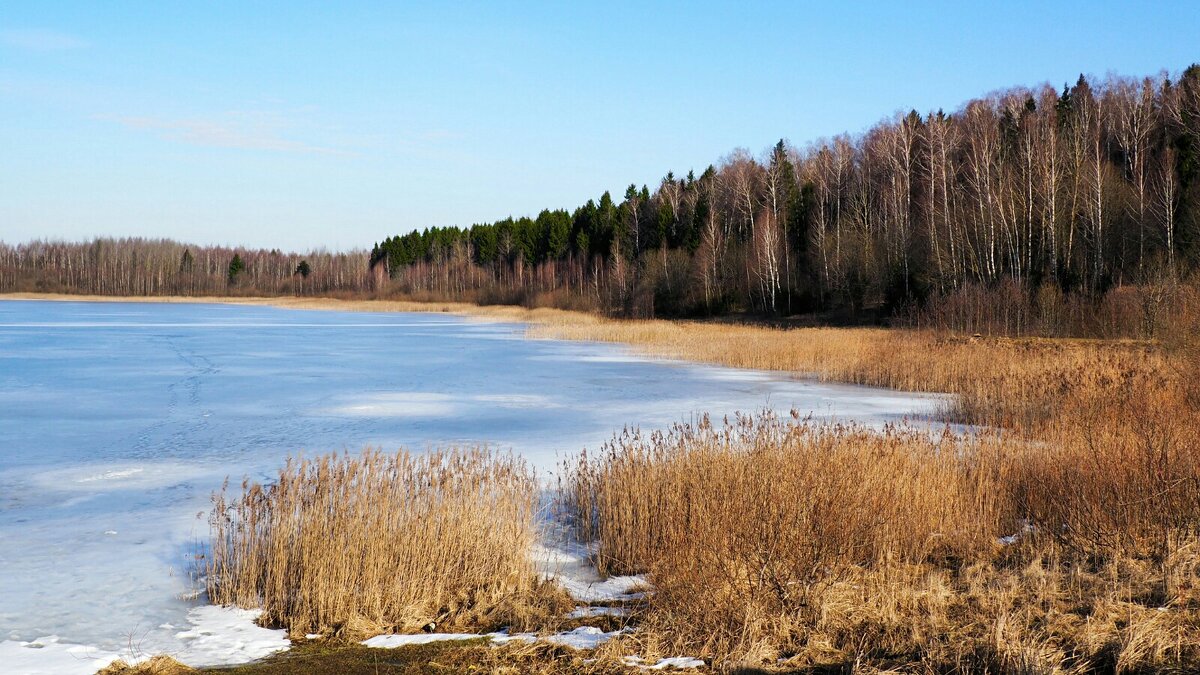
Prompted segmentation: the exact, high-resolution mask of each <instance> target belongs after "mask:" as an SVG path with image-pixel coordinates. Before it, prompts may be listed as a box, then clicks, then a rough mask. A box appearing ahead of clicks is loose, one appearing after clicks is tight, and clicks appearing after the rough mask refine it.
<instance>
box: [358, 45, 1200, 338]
mask: <svg viewBox="0 0 1200 675" xmlns="http://www.w3.org/2000/svg"><path fill="white" fill-rule="evenodd" d="M1198 262H1200V66H1196V65H1193V66H1191V67H1189V68H1188V69H1186V70H1185V71H1184V72H1183V73H1182V74H1180V75H1179V76H1177V77H1169V76H1168V75H1167V74H1165V73H1164V74H1160V75H1158V76H1155V77H1147V78H1143V79H1140V80H1139V79H1130V78H1123V77H1116V76H1109V77H1107V78H1105V79H1103V80H1096V81H1092V80H1089V79H1088V78H1086V77H1084V76H1080V77H1079V79H1078V80H1077V81H1076V82H1075V83H1074V84H1069V85H1065V86H1064V87H1063V88H1062V89H1061V90H1058V89H1055V88H1053V87H1051V86H1049V85H1045V86H1041V87H1037V88H1033V89H1028V88H1015V89H1010V90H1006V91H1000V92H996V93H993V94H990V95H988V96H986V97H984V98H980V99H975V100H972V101H970V102H968V103H967V104H966V105H964V106H963V107H962V108H961V109H959V110H958V111H956V112H954V113H950V114H947V113H945V112H943V111H937V112H932V113H928V114H925V115H922V114H919V113H918V112H917V111H912V112H909V113H907V114H899V115H897V116H895V117H894V118H892V119H888V120H885V121H883V122H880V123H879V124H877V125H875V126H874V127H872V128H871V129H869V130H867V131H866V132H865V133H863V134H861V135H859V136H854V137H852V136H849V135H842V136H838V137H836V138H833V139H828V140H824V141H820V142H817V143H814V144H812V145H810V146H808V147H806V148H803V149H800V148H795V147H792V146H790V145H789V144H787V143H786V142H784V141H780V142H779V143H778V144H776V145H775V146H774V147H772V148H769V149H768V150H767V151H766V152H764V153H762V155H761V156H757V157H756V156H754V155H752V154H751V153H749V152H747V151H745V150H737V151H734V152H733V153H731V154H730V155H728V156H727V157H725V158H724V159H723V160H722V161H721V162H720V163H718V164H717V165H715V166H710V167H708V168H707V169H706V170H705V171H704V172H703V173H702V174H701V175H699V176H696V175H694V173H691V172H689V173H688V174H687V176H684V177H679V176H676V175H674V174H672V173H668V174H667V175H666V176H665V177H664V178H663V179H662V180H661V181H660V182H659V184H658V185H657V186H655V187H654V189H653V190H650V189H649V188H648V187H647V186H642V187H641V188H638V187H637V186H636V185H630V186H629V187H628V188H627V189H626V191H625V193H624V195H623V198H621V199H620V201H617V200H615V199H614V198H613V197H612V195H611V194H610V193H607V192H606V193H604V194H603V195H601V197H600V198H599V200H589V201H588V202H587V203H586V204H584V205H583V206H580V207H578V208H576V209H575V210H574V211H571V212H568V211H565V210H545V211H542V212H541V213H539V214H538V215H537V217H536V218H515V219H514V218H506V219H504V220H501V221H497V222H494V223H488V224H479V225H474V226H472V227H470V228H458V227H434V228H429V229H426V230H424V231H421V232H412V233H409V234H405V235H401V236H395V237H389V238H387V239H385V240H383V241H382V242H380V243H378V244H377V245H376V246H375V247H374V248H373V250H372V251H371V256H370V265H371V266H372V268H377V267H379V266H382V267H384V268H385V269H386V270H387V273H388V276H389V277H390V278H392V279H393V280H394V282H395V284H396V287H397V288H398V289H399V290H400V291H402V292H406V293H414V294H421V293H426V294H437V295H445V296H453V297H463V298H466V299H479V298H481V297H483V298H485V299H487V298H494V299H497V300H509V301H513V300H516V301H524V302H543V303H550V304H576V305H578V304H583V305H588V306H592V307H595V308H597V309H602V310H606V311H611V312H617V313H624V314H630V315H639V316H646V315H656V314H657V315H680V314H710V313H720V312H725V311H729V310H745V311H755V312H762V313H767V314H780V313H783V314H788V313H796V312H807V311H839V310H840V311H845V312H851V313H853V312H858V311H861V310H864V309H869V308H876V309H877V310H882V311H883V312H884V313H885V314H886V313H896V312H901V311H907V312H911V311H912V310H913V308H917V309H920V308H922V307H926V306H928V304H929V303H931V302H943V301H945V299H947V298H950V297H952V296H955V295H956V294H957V295H958V296H959V297H958V300H959V302H962V301H963V300H964V298H981V300H979V301H980V302H983V303H985V304H986V303H990V302H992V301H993V300H994V299H995V298H994V297H991V296H989V295H988V294H987V292H986V291H988V290H989V289H990V290H997V289H1001V288H1002V287H1003V289H1004V290H1003V292H1000V293H999V297H1004V298H1011V297H1023V298H1024V299H1025V300H1026V301H1027V302H1035V301H1036V300H1037V298H1038V297H1041V298H1042V300H1043V301H1045V299H1046V297H1048V296H1050V295H1052V294H1053V293H1058V294H1065V295H1067V296H1079V297H1085V298H1092V299H1096V298H1101V297H1103V296H1104V295H1105V294H1106V293H1107V292H1108V291H1110V290H1111V289H1114V288H1116V287H1122V286H1126V285H1130V284H1144V283H1149V282H1154V283H1159V282H1162V281H1164V280H1167V279H1178V278H1181V277H1184V276H1186V275H1188V274H1190V273H1192V272H1193V271H1194V270H1195V269H1196V268H1197V265H1198ZM1014 287H1015V288H1016V289H1017V290H1016V291H1015V292H1014V291H1013V288H1014ZM980 289H983V290H984V291H985V292H984V293H983V294H982V295H981V294H980ZM997 292H999V291H997ZM1039 294H1040V296H1039ZM935 298H936V299H937V300H936V301H935V300H932V299H935ZM1081 311H1082V310H1081Z"/></svg>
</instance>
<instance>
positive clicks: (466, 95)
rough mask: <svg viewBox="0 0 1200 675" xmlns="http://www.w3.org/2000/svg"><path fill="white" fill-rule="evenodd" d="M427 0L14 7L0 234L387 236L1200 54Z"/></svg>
mask: <svg viewBox="0 0 1200 675" xmlns="http://www.w3.org/2000/svg"><path fill="white" fill-rule="evenodd" d="M425 4H427V3H422V4H420V5H418V4H412V5H407V4H402V3H398V2H380V3H350V2H347V3H308V2H279V3H249V2H229V3H216V2H191V3H183V2H153V3H151V2H147V3H133V2H121V3H109V2H79V3H65V2H64V3H59V2H25V3H16V2H6V3H4V4H3V6H0V240H2V241H6V242H9V243H16V242H20V241H24V240H28V239H31V238H52V239H62V238H66V239H78V238H85V237H91V236H94V235H137V236H167V237H173V238H177V239H182V240H187V241H193V242H198V243H218V244H245V245H250V246H266V247H280V248H288V249H302V248H309V247H317V246H326V247H328V248H332V249H344V248H352V247H357V246H370V244H371V243H372V242H374V241H377V240H379V239H382V238H383V237H385V236H387V235H389V234H393V233H398V232H405V231H408V230H411V229H414V228H420V227H424V226H427V225H452V224H462V225H465V224H470V223H472V222H479V221H491V220H494V219H497V218H502V217H504V216H506V215H510V214H511V215H523V214H530V215H532V214H536V212H537V211H538V210H540V209H541V208H543V207H565V208H573V207H575V206H577V205H579V204H581V203H583V202H584V201H586V200H587V199H588V198H590V197H595V196H598V195H599V194H600V193H601V192H603V191H604V190H606V189H608V190H612V191H614V192H617V191H623V189H624V186H626V185H628V184H629V183H631V182H636V183H638V184H639V185H640V184H642V183H647V184H650V185H653V184H655V183H656V182H657V181H658V179H659V178H660V177H661V176H662V175H663V174H665V173H666V172H667V171H668V170H674V171H675V172H676V173H677V174H685V173H686V172H687V171H688V169H693V168H694V169H696V170H697V171H699V170H702V169H703V168H704V167H705V166H707V165H708V164H709V163H713V162H716V161H717V160H718V159H719V158H720V157H721V156H723V155H724V154H726V153H728V152H729V151H730V150H732V149H734V148H736V147H746V148H749V149H750V150H752V151H754V152H756V153H757V152H760V151H761V150H762V149H763V148H765V147H767V146H768V145H770V144H772V143H774V142H775V141H776V140H778V139H779V138H780V137H784V138H788V139H790V140H791V141H792V142H794V143H796V144H797V145H805V144H807V143H808V142H810V141H812V140H815V139H817V138H820V137H823V136H829V135H832V134H836V133H839V132H842V131H850V132H859V131H862V130H863V129H865V128H866V127H868V126H870V125H871V124H873V123H874V122H876V121H878V120H879V119H881V118H883V117H887V116H890V115H891V114H892V113H893V112H895V111H897V110H908V109H910V108H916V109H917V110H920V111H927V110H935V109H937V108H945V109H947V110H951V109H955V108H957V107H958V106H959V105H960V104H961V103H963V102H964V101H966V100H967V99H969V98H972V97H975V96H978V95H981V94H984V93H986V92H988V91H990V90H994V89H998V88H1003V87H1008V86H1012V85H1018V84H1020V85H1034V84H1038V83H1041V82H1044V81H1050V82H1052V83H1054V84H1055V86H1061V85H1062V83H1063V82H1064V81H1068V80H1069V81H1072V82H1073V81H1074V80H1075V78H1076V77H1077V76H1078V75H1079V73H1080V72H1084V73H1089V74H1097V75H1103V74H1104V73H1106V72H1109V71H1114V72H1117V73H1121V74H1125V75H1139V76H1140V75H1149V74H1153V73H1155V72H1157V71H1159V70H1160V69H1163V68H1166V69H1168V70H1170V71H1172V72H1175V71H1179V70H1181V69H1182V68H1184V67H1185V66H1187V65H1188V64H1190V63H1191V62H1193V61H1200V48H1198V47H1200V4H1197V3H1196V2H1195V1H1193V2H1174V3H1167V2H1161V3H1132V2H1075V3H1054V4H1053V6H1049V3H994V4H993V3H972V2H961V1H960V2H954V3H921V4H917V3H901V2H880V3H862V4H857V5H852V4H850V3H819V4H818V3H813V4H807V3H799V2H795V3H791V2H789V3H716V2H699V1H698V2H690V3H628V4H618V3H611V2H610V3H597V4H587V3H582V2H571V3H545V4H543V3H533V4H521V5H519V6H518V5H516V4H513V5H512V6H504V5H505V3H479V4H463V5H459V6H456V7H453V8H450V7H445V8H439V9H431V8H428V7H426V6H424V5H425ZM428 4H432V3H428ZM1043 4H1046V5H1047V6H1043ZM20 5H23V6H20ZM251 5H253V6H251Z"/></svg>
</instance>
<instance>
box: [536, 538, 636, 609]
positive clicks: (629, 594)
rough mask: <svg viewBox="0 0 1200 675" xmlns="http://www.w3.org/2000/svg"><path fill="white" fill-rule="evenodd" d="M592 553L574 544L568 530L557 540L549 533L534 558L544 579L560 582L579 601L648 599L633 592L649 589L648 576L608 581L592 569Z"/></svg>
mask: <svg viewBox="0 0 1200 675" xmlns="http://www.w3.org/2000/svg"><path fill="white" fill-rule="evenodd" d="M589 553H590V552H589V550H588V548H587V547H586V546H584V545H583V544H580V543H578V542H575V541H572V540H571V539H570V538H569V533H568V532H566V531H564V532H561V533H558V536H557V537H555V536H554V533H552V532H546V536H545V539H544V542H543V543H539V544H536V545H535V546H534V548H533V551H532V552H531V553H530V557H531V558H532V559H533V561H534V563H535V564H536V565H537V566H538V569H539V571H540V572H541V574H542V575H543V576H544V577H546V578H548V579H554V580H555V581H557V582H558V583H559V585H560V586H562V587H563V589H564V590H566V591H567V593H570V595H571V597H572V598H574V599H575V600H577V601H578V602H581V603H587V604H591V603H597V602H621V601H626V600H641V599H643V598H645V597H646V594H645V593H644V592H642V591H634V590H633V589H635V588H649V586H650V583H649V581H647V579H646V577H645V576H644V575H641V574H637V575H630V576H620V577H609V578H607V579H604V578H602V577H601V576H600V574H599V573H598V572H596V568H595V567H593V566H592V564H591V560H590V557H589Z"/></svg>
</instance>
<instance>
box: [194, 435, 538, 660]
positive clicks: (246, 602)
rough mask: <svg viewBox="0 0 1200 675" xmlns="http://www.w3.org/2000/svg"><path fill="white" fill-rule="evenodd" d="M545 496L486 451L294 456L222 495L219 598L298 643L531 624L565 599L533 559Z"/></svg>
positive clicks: (512, 463)
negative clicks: (260, 480) (270, 474)
mask: <svg viewBox="0 0 1200 675" xmlns="http://www.w3.org/2000/svg"><path fill="white" fill-rule="evenodd" d="M537 491H538V486H537V483H536V481H535V479H534V476H533V473H532V471H531V470H530V469H529V468H528V467H527V466H526V465H525V463H524V462H523V461H522V460H520V459H518V458H515V457H513V456H512V455H511V454H499V453H494V452H491V451H488V450H486V449H471V450H444V451H435V452H431V453H429V454H420V455H417V454H410V453H408V452H399V453H395V454H386V453H383V452H380V451H374V450H368V451H365V452H363V453H362V454H361V455H355V456H351V455H342V456H337V455H328V456H324V457H320V458H317V459H290V460H289V461H288V463H287V465H286V466H285V467H284V468H283V469H282V470H281V471H280V472H279V477H278V480H277V481H276V482H274V483H272V484H269V485H265V486H264V485H259V484H257V483H249V482H247V483H243V485H242V490H241V493H240V494H235V495H227V494H226V490H222V492H221V493H219V494H217V495H215V496H214V502H215V504H214V510H213V515H212V521H211V525H212V550H211V554H210V555H209V557H208V570H207V571H208V593H209V598H210V599H211V600H212V601H213V602H215V603H220V604H234V605H239V606H244V607H262V608H263V612H264V613H263V621H264V622H265V623H267V624H269V625H277V626H283V627H286V628H288V629H289V631H290V632H291V633H293V634H304V633H312V632H317V633H325V634H334V635H342V636H357V635H363V634H366V633H372V634H373V633H379V632H387V631H399V632H412V631H415V630H419V629H420V628H421V627H422V626H424V625H426V624H427V623H428V622H430V621H433V622H436V623H437V624H438V625H439V626H442V625H444V626H452V627H459V628H489V629H491V628H496V627H499V626H500V625H509V624H512V625H516V626H524V625H526V624H528V623H530V622H531V621H532V620H535V619H536V618H538V617H539V616H541V615H546V614H548V613H549V612H550V611H551V609H553V604H554V602H555V599H556V597H557V596H556V595H555V594H554V592H553V591H552V589H550V588H549V587H548V586H546V585H545V584H543V583H542V582H540V581H538V580H537V576H536V571H535V570H534V568H533V566H532V563H531V562H530V560H529V550H530V547H531V545H532V544H533V541H534V538H535V536H536V532H535V529H534V509H535V504H536V498H537Z"/></svg>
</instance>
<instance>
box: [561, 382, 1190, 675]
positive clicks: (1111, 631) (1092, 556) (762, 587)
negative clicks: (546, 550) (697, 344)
mask: <svg viewBox="0 0 1200 675" xmlns="http://www.w3.org/2000/svg"><path fill="white" fill-rule="evenodd" d="M1139 391H1143V392H1145V393H1144V394H1143V396H1144V398H1145V399H1147V400H1142V401H1139V402H1132V401H1122V400H1109V399H1104V400H1105V401H1108V403H1107V404H1106V405H1110V406H1112V407H1110V408H1107V409H1106V410H1104V411H1101V410H1100V409H1095V410H1092V409H1091V408H1089V410H1092V412H1093V413H1094V414H1095V415H1096V417H1095V418H1094V419H1093V420H1092V426H1090V427H1086V428H1077V427H1074V426H1072V425H1070V424H1067V423H1065V422H1063V423H1062V424H1061V426H1058V427H1052V426H1047V427H1043V433H1044V434H1045V435H1044V436H1043V437H1041V438H1039V439H1028V438H1026V437H1023V436H1019V435H1016V434H1013V433H1008V432H998V431H997V432H982V433H978V434H972V435H966V436H956V435H952V434H948V433H942V434H932V435H931V434H930V433H928V431H927V430H914V429H907V428H888V429H886V430H884V431H883V432H876V431H871V430H865V429H860V428H854V427H828V426H824V427H823V426H812V425H810V424H808V423H805V422H804V421H803V420H802V419H793V420H781V419H778V418H775V417H772V416H770V415H764V416H760V417H757V418H740V419H738V420H735V421H734V422H732V423H727V424H725V425H717V426H714V425H710V424H708V423H706V422H705V423H701V424H698V425H692V426H688V425H683V426H678V427H676V428H675V429H673V430H672V431H670V432H669V433H663V434H651V435H648V436H641V435H638V434H636V433H633V432H626V433H624V434H622V435H619V436H617V437H616V438H615V439H614V440H613V441H612V442H611V443H610V444H609V445H607V446H606V447H605V448H604V449H603V450H602V451H601V452H600V453H598V454H594V455H587V456H583V457H580V458H579V459H577V460H574V461H569V462H568V464H567V467H566V469H567V470H566V472H565V476H564V479H563V482H562V484H561V486H560V489H561V490H562V492H563V494H564V499H565V500H566V501H567V502H568V503H569V504H570V505H571V506H572V507H573V510H574V513H575V514H576V517H577V529H578V531H579V533H580V535H581V536H583V537H586V538H589V539H591V540H593V541H595V546H596V551H597V562H598V563H599V564H600V565H602V566H604V568H605V569H607V570H609V571H611V572H622V573H629V572H647V573H649V574H650V577H651V581H652V582H653V584H654V586H655V589H656V590H655V593H654V595H653V596H652V597H651V598H650V600H649V607H648V610H647V612H646V616H645V621H644V624H643V626H642V632H641V636H642V637H641V640H642V641H643V642H645V643H646V646H645V648H646V649H648V650H654V649H658V650H661V651H690V652H692V653H700V654H703V655H705V656H707V657H710V658H713V659H714V660H715V661H716V662H717V663H725V664H730V663H746V662H749V663H753V664H774V663H777V662H778V661H779V660H780V659H783V660H784V662H786V663H787V664H789V665H791V666H796V667H813V666H828V665H837V666H840V667H849V668H854V667H863V668H867V669H868V671H869V669H870V668H875V669H888V668H893V667H901V666H902V667H904V668H905V669H906V670H910V671H911V670H913V669H915V671H916V672H993V673H1050V672H1078V673H1091V672H1187V671H1188V669H1189V668H1193V667H1196V664H1200V584H1198V583H1197V576H1196V575H1197V572H1198V571H1200V543H1198V542H1200V482H1198V481H1200V444H1198V443H1197V441H1200V439H1198V438H1197V436H1196V430H1195V419H1196V418H1195V416H1194V413H1193V415H1192V416H1190V417H1180V416H1179V414H1180V413H1181V412H1183V409H1182V408H1177V407H1171V406H1170V405H1168V403H1169V402H1170V401H1172V400H1176V401H1182V400H1183V399H1182V398H1179V399H1176V398H1174V397H1175V396H1177V394H1178V390H1172V391H1173V393H1171V392H1166V391H1165V390H1153V389H1147V390H1139ZM1151 402H1153V404H1154V405H1158V406H1164V407H1162V408H1161V409H1160V411H1159V412H1153V410H1152V408H1151V407H1150V404H1151ZM1073 405H1082V403H1075V404H1073ZM1130 406H1135V407H1136V406H1142V407H1141V408H1139V410H1140V412H1141V414H1144V415H1146V416H1147V417H1146V419H1145V421H1144V424H1141V425H1130V424H1128V422H1127V421H1125V420H1126V418H1125V417H1121V416H1120V415H1127V414H1129V413H1130V412H1131V408H1130ZM1068 414H1069V415H1071V416H1072V417H1073V418H1074V419H1076V420H1079V419H1081V418H1078V417H1074V416H1075V415H1077V414H1078V413H1075V412H1070V413H1068ZM1114 415H1116V416H1114ZM1152 428H1153V429H1157V430H1158V431H1157V432H1156V433H1157V435H1156V436H1154V438H1153V441H1152V442H1148V440H1147V436H1146V433H1145V432H1146V431H1147V430H1149V429H1152Z"/></svg>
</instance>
